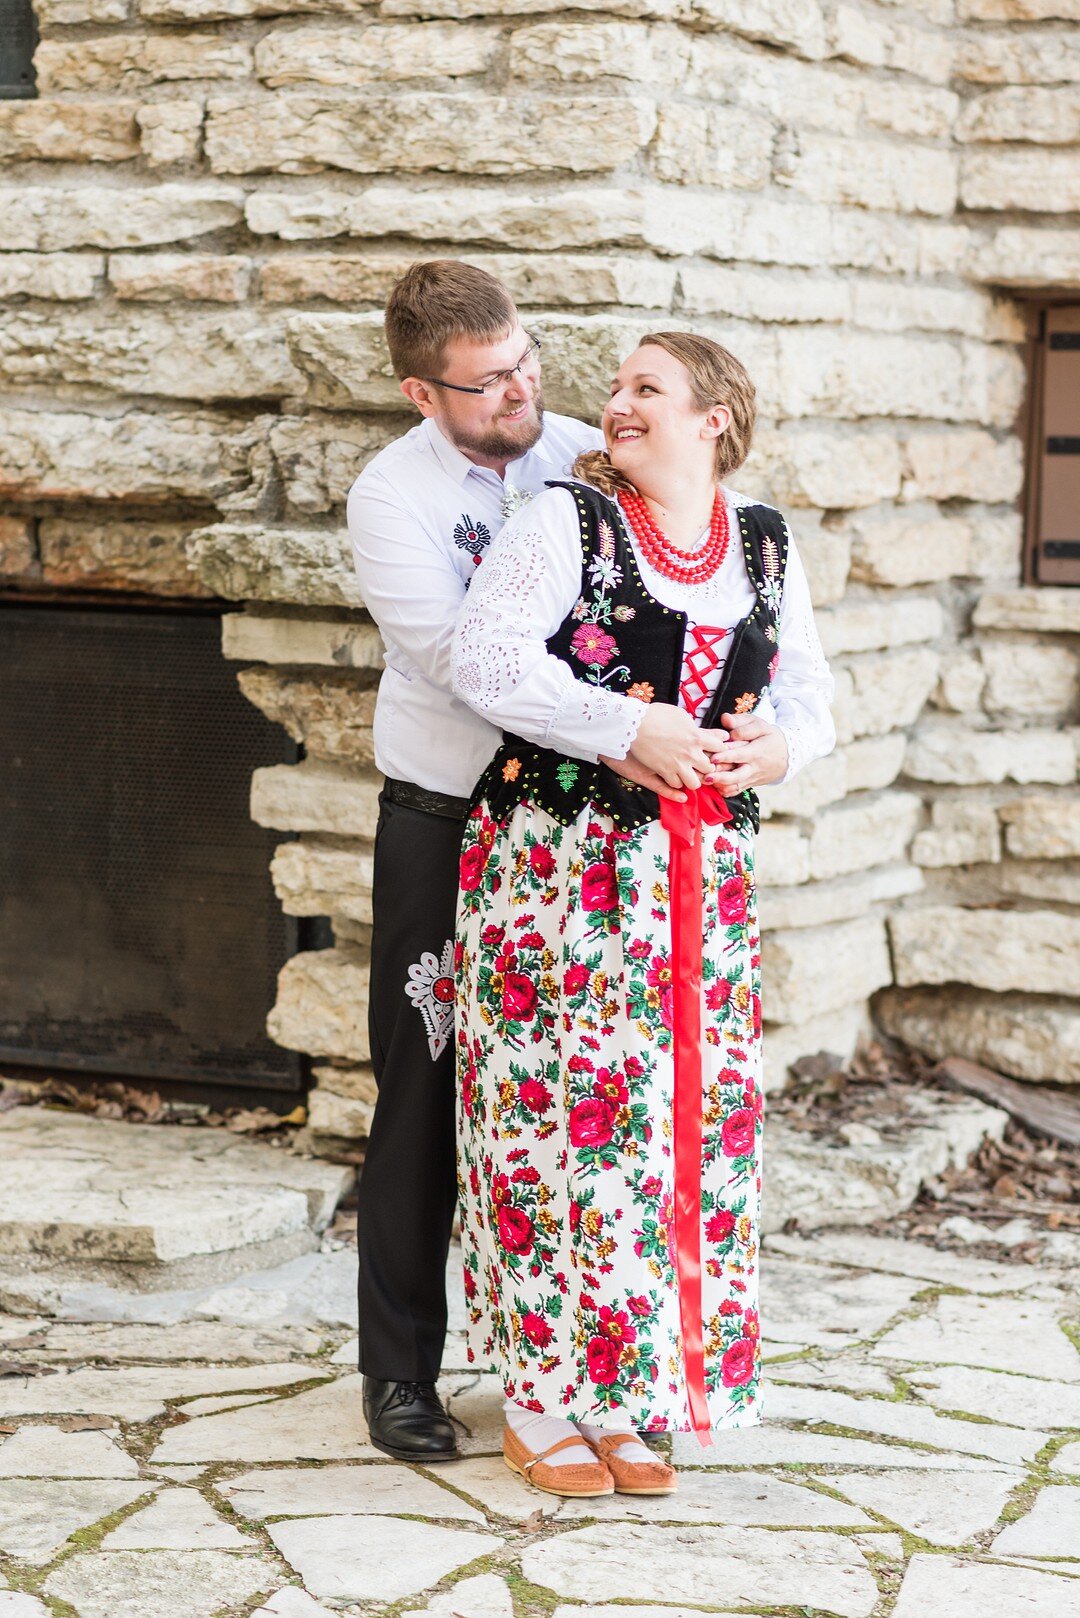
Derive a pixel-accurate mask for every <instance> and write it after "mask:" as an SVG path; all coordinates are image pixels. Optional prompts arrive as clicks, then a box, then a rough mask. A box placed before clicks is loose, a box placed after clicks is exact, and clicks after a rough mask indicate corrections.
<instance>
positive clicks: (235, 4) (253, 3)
mask: <svg viewBox="0 0 1080 1618" xmlns="http://www.w3.org/2000/svg"><path fill="white" fill-rule="evenodd" d="M137 5H138V11H139V16H140V17H142V18H145V19H146V20H147V21H152V22H219V21H227V20H229V19H230V18H233V17H276V16H279V15H281V14H282V13H286V14H287V15H289V16H301V15H303V14H304V13H305V12H316V13H319V14H322V13H326V12H342V13H344V14H345V15H347V16H355V15H357V14H359V13H362V12H364V11H366V10H368V9H369V7H370V5H371V0H137Z"/></svg>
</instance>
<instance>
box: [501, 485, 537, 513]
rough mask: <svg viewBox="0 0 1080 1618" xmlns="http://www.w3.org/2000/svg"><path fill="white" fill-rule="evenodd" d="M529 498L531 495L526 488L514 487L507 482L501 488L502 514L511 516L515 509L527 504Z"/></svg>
mask: <svg viewBox="0 0 1080 1618" xmlns="http://www.w3.org/2000/svg"><path fill="white" fill-rule="evenodd" d="M531 499H532V495H531V493H530V492H529V490H528V489H515V488H514V485H513V484H512V483H507V484H506V485H505V487H504V488H503V497H502V514H503V516H504V517H508V518H509V517H512V516H513V515H514V513H515V512H516V511H520V510H521V508H522V506H527V505H528V503H529V501H530V500H531Z"/></svg>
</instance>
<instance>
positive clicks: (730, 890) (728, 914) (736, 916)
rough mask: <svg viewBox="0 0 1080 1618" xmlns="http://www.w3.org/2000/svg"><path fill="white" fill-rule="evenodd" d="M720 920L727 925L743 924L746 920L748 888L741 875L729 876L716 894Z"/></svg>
mask: <svg viewBox="0 0 1080 1618" xmlns="http://www.w3.org/2000/svg"><path fill="white" fill-rule="evenodd" d="M716 904H717V908H718V910H719V912H720V920H721V921H722V922H723V924H724V926H725V927H734V926H736V925H738V926H740V927H741V926H743V924H744V923H745V921H746V889H745V887H744V886H743V879H742V877H741V876H729V877H728V879H727V881H726V882H723V883H721V885H720V891H719V893H718V894H717V895H716Z"/></svg>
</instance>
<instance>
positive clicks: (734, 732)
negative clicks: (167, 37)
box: [702, 713, 788, 798]
mask: <svg viewBox="0 0 1080 1618" xmlns="http://www.w3.org/2000/svg"><path fill="white" fill-rule="evenodd" d="M720 723H721V724H722V725H723V726H724V729H725V730H726V731H728V732H729V733H730V734H729V739H728V742H727V744H726V746H725V747H724V748H723V749H722V751H720V752H719V753H714V754H713V764H714V766H715V770H716V774H715V777H714V779H715V782H716V787H717V790H718V791H719V792H722V793H723V795H724V797H725V798H732V797H734V796H735V794H736V793H739V792H745V791H746V789H747V788H748V787H764V786H769V785H770V784H771V783H772V782H774V781H780V780H782V779H783V777H784V776H785V775H786V774H787V768H788V747H787V738H786V737H785V735H784V733H783V731H782V730H781V729H780V727H779V726H778V725H769V724H766V722H765V720H764V719H757V718H755V717H754V715H753V714H733V713H726V714H721V716H720ZM702 734H703V735H715V732H712V731H706V732H702Z"/></svg>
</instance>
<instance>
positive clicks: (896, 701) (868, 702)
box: [848, 647, 940, 736]
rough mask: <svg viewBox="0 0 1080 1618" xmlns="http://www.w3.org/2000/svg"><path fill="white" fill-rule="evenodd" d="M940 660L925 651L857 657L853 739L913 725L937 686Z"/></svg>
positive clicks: (853, 665)
mask: <svg viewBox="0 0 1080 1618" xmlns="http://www.w3.org/2000/svg"><path fill="white" fill-rule="evenodd" d="M939 666H940V658H939V656H938V653H937V652H932V651H930V649H929V648H928V647H919V648H918V649H917V650H913V651H907V652H903V651H901V652H887V653H885V654H883V655H880V656H874V655H867V656H865V657H858V658H855V659H853V661H852V662H851V663H850V664H849V665H848V667H849V670H850V673H851V679H852V706H851V715H852V727H853V731H854V734H855V735H856V736H882V735H884V734H885V733H886V732H887V731H890V730H895V729H897V728H898V727H901V726H906V725H911V724H914V722H915V720H916V719H917V718H918V716H919V714H920V713H921V712H922V709H923V706H924V705H925V703H926V700H927V698H928V697H929V695H930V693H931V691H932V690H933V689H934V686H935V685H936V684H937V677H938V668H939Z"/></svg>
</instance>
